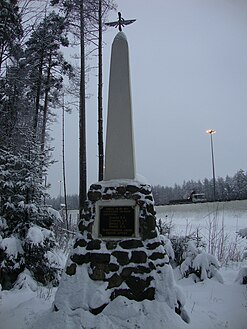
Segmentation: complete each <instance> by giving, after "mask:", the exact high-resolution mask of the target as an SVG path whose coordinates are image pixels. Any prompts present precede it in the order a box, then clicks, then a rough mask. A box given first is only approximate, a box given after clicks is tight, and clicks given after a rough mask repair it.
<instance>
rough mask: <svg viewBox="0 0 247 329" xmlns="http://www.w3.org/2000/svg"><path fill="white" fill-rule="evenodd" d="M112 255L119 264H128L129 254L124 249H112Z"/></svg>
mask: <svg viewBox="0 0 247 329" xmlns="http://www.w3.org/2000/svg"><path fill="white" fill-rule="evenodd" d="M112 255H113V256H114V257H116V258H117V261H118V263H119V264H120V265H127V264H129V262H130V261H129V255H128V253H127V252H125V251H113V253H112Z"/></svg>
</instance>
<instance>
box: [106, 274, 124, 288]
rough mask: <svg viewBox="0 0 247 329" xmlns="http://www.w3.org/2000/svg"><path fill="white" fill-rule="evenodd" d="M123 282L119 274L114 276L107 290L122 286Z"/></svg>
mask: <svg viewBox="0 0 247 329" xmlns="http://www.w3.org/2000/svg"><path fill="white" fill-rule="evenodd" d="M122 282H123V278H122V277H121V276H119V275H118V274H117V273H115V274H113V276H112V277H111V278H110V279H109V283H108V286H107V289H112V288H116V287H119V286H121V284H122Z"/></svg>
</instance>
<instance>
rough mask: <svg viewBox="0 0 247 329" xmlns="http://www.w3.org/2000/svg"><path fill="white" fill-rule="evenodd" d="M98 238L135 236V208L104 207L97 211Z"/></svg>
mask: <svg viewBox="0 0 247 329" xmlns="http://www.w3.org/2000/svg"><path fill="white" fill-rule="evenodd" d="M99 236H102V237H131V236H135V207H133V206H104V207H100V209H99Z"/></svg>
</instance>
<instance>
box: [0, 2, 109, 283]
mask: <svg viewBox="0 0 247 329" xmlns="http://www.w3.org/2000/svg"><path fill="white" fill-rule="evenodd" d="M113 3H114V1H113V0H97V1H95V0H80V1H78V0H50V1H49V0H0V288H1V287H2V288H3V289H11V288H12V287H13V285H14V284H15V282H16V280H17V279H18V277H19V275H20V274H21V273H25V275H27V273H29V275H31V276H32V277H33V278H34V279H35V280H36V281H38V282H40V283H42V284H48V283H51V284H53V285H57V283H58V280H59V275H60V272H61V269H60V268H59V266H58V263H57V261H56V260H55V258H54V257H52V255H53V251H54V248H55V246H56V244H57V240H56V236H55V231H54V223H56V220H58V218H57V217H56V212H54V211H53V212H52V211H51V210H49V209H48V207H46V205H45V200H46V199H47V196H48V194H47V191H48V187H49V186H47V184H46V176H47V170H48V168H49V166H50V165H51V164H52V152H53V150H52V148H51V138H50V135H49V131H50V129H51V127H52V124H53V122H54V120H55V119H56V114H57V113H58V112H60V113H64V111H66V110H68V111H69V110H71V109H72V106H74V108H76V109H77V110H78V108H79V107H80V108H81V105H83V104H84V105H85V100H86V95H85V94H83V93H82V90H84V91H85V84H86V82H87V81H88V80H89V79H90V77H91V75H90V74H93V75H95V72H92V73H91V71H90V66H89V63H90V61H89V59H90V56H94V55H95V54H97V46H98V45H99V44H100V43H99V39H100V37H99V34H100V33H99V31H100V28H99V26H100V24H99V22H101V33H102V21H104V20H105V19H106V17H107V13H108V12H109V10H111V9H113V7H114V6H113ZM101 37H102V36H101ZM68 47H70V49H71V48H72V47H77V48H76V49H77V50H76V51H75V52H76V53H78V54H77V58H78V60H77V61H76V59H74V60H73V63H70V62H69V60H67V59H66V56H65V53H66V48H68ZM99 48H100V46H99ZM78 49H79V50H78ZM95 50H96V53H95ZM67 57H68V56H67ZM75 57H76V56H75ZM82 64H83V65H82ZM84 64H85V65H84ZM85 66H87V76H86V78H85ZM91 66H92V64H91ZM94 66H95V65H94ZM98 66H100V65H98ZM91 69H93V68H91ZM94 69H95V68H94ZM78 72H79V74H78ZM78 77H80V78H79V79H78ZM79 105H80V106H79ZM84 110H85V106H84ZM95 111H96V112H97V108H96V109H95ZM80 118H81V119H82V120H84V122H85V113H84V116H83V115H81V112H80ZM80 127H81V125H80ZM81 130H83V129H81ZM85 130H86V127H84V131H82V132H83V133H85ZM81 140H82V139H81ZM82 141H83V142H84V144H85V143H86V142H85V140H82ZM83 146H84V145H83ZM84 155H85V156H86V148H84ZM64 181H65V180H64ZM83 184H84V185H85V184H86V180H85V179H84V181H83ZM66 228H67V227H66ZM25 275H24V276H25Z"/></svg>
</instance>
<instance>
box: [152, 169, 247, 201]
mask: <svg viewBox="0 0 247 329" xmlns="http://www.w3.org/2000/svg"><path fill="white" fill-rule="evenodd" d="M152 189H153V196H154V199H155V203H156V205H163V204H169V201H170V200H177V199H186V198H188V197H189V195H190V193H191V192H192V191H195V192H196V193H204V194H205V197H206V199H207V200H208V201H213V200H214V186H213V180H212V179H211V180H209V179H207V178H205V179H204V180H203V181H200V180H199V181H193V180H190V181H188V182H184V183H183V185H182V186H181V185H177V184H175V185H174V186H173V187H164V186H160V185H156V186H153V187H152ZM215 199H216V200H217V201H230V200H243V199H247V173H246V171H244V170H242V169H240V170H239V171H237V173H236V174H235V175H234V176H233V177H229V176H226V177H225V178H222V177H218V179H216V181H215Z"/></svg>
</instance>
